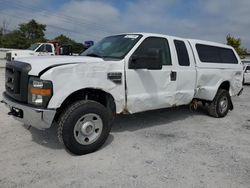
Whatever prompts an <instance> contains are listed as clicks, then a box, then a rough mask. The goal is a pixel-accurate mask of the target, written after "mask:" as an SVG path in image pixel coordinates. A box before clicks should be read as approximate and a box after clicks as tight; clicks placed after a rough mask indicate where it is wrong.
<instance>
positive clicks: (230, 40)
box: [226, 34, 247, 58]
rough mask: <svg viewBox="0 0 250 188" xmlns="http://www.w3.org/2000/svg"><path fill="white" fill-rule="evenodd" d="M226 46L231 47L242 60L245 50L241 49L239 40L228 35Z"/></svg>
mask: <svg viewBox="0 0 250 188" xmlns="http://www.w3.org/2000/svg"><path fill="white" fill-rule="evenodd" d="M226 39H227V45H230V46H232V47H233V48H234V49H235V51H236V52H237V53H238V54H239V56H240V57H241V58H244V56H245V55H246V54H247V49H246V48H243V47H241V39H240V38H235V37H232V36H231V35H230V34H229V35H227V37H226Z"/></svg>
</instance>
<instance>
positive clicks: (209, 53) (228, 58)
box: [196, 44, 238, 64]
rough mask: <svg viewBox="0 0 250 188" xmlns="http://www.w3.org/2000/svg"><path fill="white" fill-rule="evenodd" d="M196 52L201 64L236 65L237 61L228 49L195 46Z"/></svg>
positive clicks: (202, 45)
mask: <svg viewBox="0 0 250 188" xmlns="http://www.w3.org/2000/svg"><path fill="white" fill-rule="evenodd" d="M196 50H197V52H198V55H199V58H200V61H201V62H203V63H225V64H238V60H237V58H236V56H235V54H234V52H233V50H232V49H230V48H222V47H217V46H209V45H204V44H196Z"/></svg>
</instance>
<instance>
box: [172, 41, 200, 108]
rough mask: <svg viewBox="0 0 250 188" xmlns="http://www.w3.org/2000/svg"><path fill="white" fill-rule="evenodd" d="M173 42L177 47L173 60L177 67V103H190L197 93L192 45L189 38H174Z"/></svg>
mask: <svg viewBox="0 0 250 188" xmlns="http://www.w3.org/2000/svg"><path fill="white" fill-rule="evenodd" d="M171 42H173V45H174V47H175V50H174V51H173V60H174V61H175V62H176V67H175V68H174V69H173V71H174V72H176V78H177V80H176V95H175V100H176V105H184V104H189V103H190V102H191V101H192V99H193V97H194V94H195V88H196V74H197V73H196V67H195V60H194V56H193V53H192V49H191V46H190V45H189V43H188V41H187V40H184V39H181V38H174V39H173V40H172V41H171Z"/></svg>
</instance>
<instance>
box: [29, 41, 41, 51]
mask: <svg viewBox="0 0 250 188" xmlns="http://www.w3.org/2000/svg"><path fill="white" fill-rule="evenodd" d="M38 46H40V44H39V43H35V44H31V46H30V47H29V48H28V49H27V50H32V51H34V50H35V49H36V48H37V47H38Z"/></svg>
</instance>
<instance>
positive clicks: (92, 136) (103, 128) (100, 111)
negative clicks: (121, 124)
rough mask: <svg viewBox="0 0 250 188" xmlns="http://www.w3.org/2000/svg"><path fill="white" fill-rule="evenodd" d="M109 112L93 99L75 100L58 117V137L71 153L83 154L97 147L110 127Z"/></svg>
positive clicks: (105, 137)
mask: <svg viewBox="0 0 250 188" xmlns="http://www.w3.org/2000/svg"><path fill="white" fill-rule="evenodd" d="M109 114H110V113H109V112H108V110H107V109H106V108H105V107H104V106H103V105H102V104H100V103H97V102H95V101H77V102H75V103H73V104H72V105H70V106H69V107H68V108H67V109H66V110H65V111H64V112H63V113H62V115H61V117H60V118H59V127H58V137H59V140H60V141H62V142H63V143H64V145H65V147H66V148H67V149H68V150H69V151H70V152H72V153H74V154H77V155H83V154H87V153H91V152H94V151H96V150H97V149H99V148H100V147H101V146H102V145H103V144H104V142H105V141H106V139H107V137H108V135H109V132H110V129H111V122H110V115H109Z"/></svg>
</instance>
